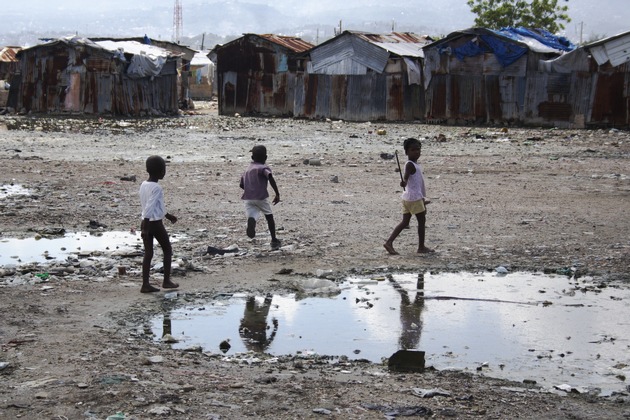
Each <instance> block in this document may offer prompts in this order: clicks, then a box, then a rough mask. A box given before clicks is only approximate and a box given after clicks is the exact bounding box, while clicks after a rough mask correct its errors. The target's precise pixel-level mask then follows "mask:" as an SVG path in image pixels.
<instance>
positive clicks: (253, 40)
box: [215, 34, 313, 116]
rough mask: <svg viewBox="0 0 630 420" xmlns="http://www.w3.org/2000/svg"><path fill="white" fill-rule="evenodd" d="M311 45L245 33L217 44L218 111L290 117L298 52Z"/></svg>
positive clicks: (299, 63)
mask: <svg viewBox="0 0 630 420" xmlns="http://www.w3.org/2000/svg"><path fill="white" fill-rule="evenodd" d="M312 47H313V45H312V44H310V43H309V42H306V41H303V40H302V39H300V38H296V37H288V36H279V35H273V34H264V35H256V34H245V35H243V36H242V37H241V38H238V39H235V40H234V41H231V42H229V43H227V44H225V45H222V46H217V47H216V48H215V53H216V56H217V79H218V80H217V89H218V96H219V114H221V115H234V114H236V113H239V114H242V115H266V116H292V115H293V95H294V86H295V77H296V73H298V72H301V71H302V70H303V69H302V66H303V62H302V60H301V59H298V58H297V55H298V53H301V52H303V51H306V50H308V49H310V48H312Z"/></svg>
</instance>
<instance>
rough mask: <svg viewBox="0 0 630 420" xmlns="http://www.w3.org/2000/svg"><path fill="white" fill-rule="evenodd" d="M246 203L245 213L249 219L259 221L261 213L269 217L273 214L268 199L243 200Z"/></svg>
mask: <svg viewBox="0 0 630 420" xmlns="http://www.w3.org/2000/svg"><path fill="white" fill-rule="evenodd" d="M243 201H245V213H246V214H247V218H248V219H249V218H250V217H253V218H254V219H256V220H258V217H259V216H260V213H262V214H264V215H267V214H273V212H272V211H271V205H270V204H269V200H268V199H266V198H265V199H264V200H243Z"/></svg>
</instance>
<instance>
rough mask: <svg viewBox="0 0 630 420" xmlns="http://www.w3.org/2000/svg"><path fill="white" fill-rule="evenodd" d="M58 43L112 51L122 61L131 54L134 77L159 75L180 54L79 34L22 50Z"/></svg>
mask: <svg viewBox="0 0 630 420" xmlns="http://www.w3.org/2000/svg"><path fill="white" fill-rule="evenodd" d="M58 44H65V45H68V46H71V47H76V46H85V47H89V48H93V49H95V50H100V51H103V52H106V53H111V54H112V56H113V57H115V58H117V59H119V60H121V61H127V58H126V57H125V55H126V54H127V55H130V56H131V62H130V64H129V67H128V68H127V75H128V76H130V77H134V78H138V77H150V76H157V75H158V74H160V72H161V71H162V68H163V67H164V64H165V63H166V61H167V59H168V58H170V57H177V56H178V55H176V54H173V53H172V52H170V51H168V50H165V49H164V48H160V47H156V46H154V45H147V44H143V43H140V42H137V41H111V40H103V41H97V42H94V41H92V40H90V39H88V38H81V37H77V36H74V37H64V38H58V39H53V40H50V41H48V42H46V43H43V44H38V45H35V46H33V47H31V48H27V49H24V50H22V51H28V50H34V49H37V48H45V47H51V46H55V45H58Z"/></svg>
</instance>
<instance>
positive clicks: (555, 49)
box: [424, 28, 590, 126]
mask: <svg viewBox="0 0 630 420" xmlns="http://www.w3.org/2000/svg"><path fill="white" fill-rule="evenodd" d="M574 49H575V46H574V45H572V44H571V43H570V42H569V41H568V40H566V39H564V38H560V37H555V36H553V35H551V34H550V33H548V32H545V31H542V30H536V31H534V30H527V29H524V28H506V29H502V30H500V31H494V30H490V29H484V28H472V29H467V30H463V31H458V32H453V33H451V34H449V35H448V36H447V37H445V38H443V39H441V40H439V41H436V42H434V43H432V44H430V45H428V46H426V47H425V49H424V54H425V63H424V64H425V66H424V85H425V98H426V118H427V120H429V121H445V122H448V123H451V124H480V123H489V124H505V123H514V124H536V125H553V126H562V125H572V124H573V122H574V121H575V120H576V119H577V120H578V121H579V120H580V118H581V117H579V114H580V113H583V110H581V109H579V107H578V108H575V107H574V106H572V104H576V105H581V106H584V105H586V103H587V101H585V97H588V92H589V87H590V86H589V84H590V80H589V79H588V78H583V77H582V76H581V75H580V74H578V73H574V74H554V73H549V72H546V71H539V62H540V61H541V60H550V59H553V58H557V57H559V56H561V55H562V54H564V53H565V52H568V51H572V50H574ZM574 108H575V109H574ZM576 112H577V114H576Z"/></svg>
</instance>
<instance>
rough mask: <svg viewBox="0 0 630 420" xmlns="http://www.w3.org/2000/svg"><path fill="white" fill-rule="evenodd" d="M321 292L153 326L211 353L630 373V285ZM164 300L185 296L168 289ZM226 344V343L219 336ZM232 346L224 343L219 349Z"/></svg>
mask: <svg viewBox="0 0 630 420" xmlns="http://www.w3.org/2000/svg"><path fill="white" fill-rule="evenodd" d="M327 292H328V293H327V294H326V295H323V296H315V295H308V294H304V293H292V294H286V295H273V296H272V295H269V296H248V295H244V294H226V295H219V296H216V297H215V298H214V299H213V300H212V301H211V302H208V303H207V304H204V305H200V306H193V305H189V306H184V307H178V308H177V309H175V310H172V311H170V312H168V313H166V314H163V315H160V316H157V317H155V318H154V319H153V320H152V321H151V328H152V331H153V333H154V334H155V336H156V340H160V339H161V337H163V335H164V334H170V335H172V336H173V337H174V338H175V339H176V340H177V341H178V342H177V343H174V344H172V345H173V347H175V348H181V349H183V348H190V347H192V346H201V347H202V348H203V349H204V351H207V352H210V353H218V354H220V353H221V352H223V353H225V354H226V355H227V356H236V355H238V354H239V353H244V352H248V351H251V352H265V353H268V354H271V355H287V354H307V355H309V354H318V355H327V356H347V357H348V358H350V359H367V360H370V361H372V362H376V363H379V362H381V361H383V360H384V359H385V358H388V357H389V356H391V355H392V354H393V353H394V352H396V351H397V350H400V349H416V350H421V351H424V352H425V354H426V356H425V358H426V366H432V367H434V368H436V369H439V370H445V369H456V370H463V371H469V372H474V373H477V374H480V375H487V376H491V377H498V378H504V379H510V380H516V381H535V383H536V384H538V385H540V386H543V387H548V388H551V387H558V386H563V385H568V386H570V387H573V388H575V389H577V390H579V391H582V392H586V391H589V390H593V389H597V388H598V389H600V390H601V394H602V395H609V394H610V393H612V392H614V391H621V390H623V389H624V388H625V387H626V386H627V382H626V379H625V378H626V377H627V376H629V375H630V367H629V365H630V351H629V350H630V340H628V332H629V331H630V289H628V288H627V287H623V286H620V285H619V286H614V285H610V284H608V285H607V286H604V285H599V284H595V283H593V282H592V280H591V279H580V280H574V279H570V278H569V277H567V276H563V275H545V274H536V273H510V274H507V275H501V274H497V273H478V274H475V273H439V274H429V273H425V274H420V275H418V274H409V273H406V274H394V275H387V276H383V277H377V278H375V277H372V278H358V277H355V278H348V279H347V281H346V282H344V283H343V284H341V285H340V287H339V290H337V291H336V292H335V291H331V290H328V291H327ZM166 298H167V299H173V298H174V299H177V297H176V294H174V293H171V294H169V295H167V296H166ZM225 341H228V342H229V345H230V346H229V349H228V350H225V348H224V349H223V350H222V349H220V348H219V347H220V343H221V342H223V343H224V344H225ZM222 347H225V346H222Z"/></svg>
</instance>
